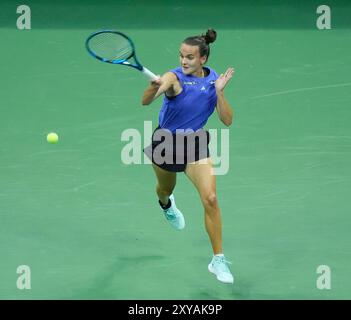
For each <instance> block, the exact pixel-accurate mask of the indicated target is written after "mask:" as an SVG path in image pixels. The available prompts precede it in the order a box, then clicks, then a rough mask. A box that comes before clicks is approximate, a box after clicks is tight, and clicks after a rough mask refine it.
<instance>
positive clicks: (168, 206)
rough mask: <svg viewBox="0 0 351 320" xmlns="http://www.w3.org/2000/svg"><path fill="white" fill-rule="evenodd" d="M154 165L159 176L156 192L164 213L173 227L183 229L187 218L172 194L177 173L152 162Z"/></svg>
mask: <svg viewBox="0 0 351 320" xmlns="http://www.w3.org/2000/svg"><path fill="white" fill-rule="evenodd" d="M152 166H153V168H154V171H155V173H156V176H157V186H156V193H157V195H158V198H159V203H160V206H161V208H162V211H163V214H164V216H165V217H166V219H167V221H168V222H169V223H170V225H171V226H172V227H173V228H175V229H177V230H182V229H184V227H185V219H184V216H183V214H182V213H181V211H180V210H179V209H178V208H177V206H176V203H175V199H174V195H173V194H172V193H173V190H174V187H175V185H176V177H177V174H176V173H175V172H169V171H167V170H164V169H162V168H160V167H158V166H157V165H155V164H152Z"/></svg>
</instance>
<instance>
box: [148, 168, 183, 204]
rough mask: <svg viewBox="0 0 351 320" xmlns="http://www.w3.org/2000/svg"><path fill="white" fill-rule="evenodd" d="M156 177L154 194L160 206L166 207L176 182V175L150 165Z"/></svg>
mask: <svg viewBox="0 0 351 320" xmlns="http://www.w3.org/2000/svg"><path fill="white" fill-rule="evenodd" d="M152 167H153V169H154V171H155V174H156V177H157V185H156V193H157V196H158V198H159V200H160V201H161V203H162V204H164V205H167V203H168V199H169V196H170V195H171V194H172V192H173V190H174V188H175V186H176V182H177V174H176V173H175V172H170V171H167V170H164V169H162V168H160V167H159V166H157V165H155V164H154V163H153V164H152Z"/></svg>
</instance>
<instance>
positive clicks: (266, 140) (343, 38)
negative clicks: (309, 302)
mask: <svg viewBox="0 0 351 320" xmlns="http://www.w3.org/2000/svg"><path fill="white" fill-rule="evenodd" d="M215 2H216V4H214V2H213V1H207V0H206V1H184V0H176V1H169V2H168V1H150V2H149V3H148V4H143V2H142V1H97V0H96V1H76V2H75V5H72V4H70V2H69V1H68V0H66V1H57V2H55V4H49V1H34V0H29V1H26V4H27V5H29V6H30V8H31V11H32V23H31V24H32V26H31V30H17V28H16V20H17V18H18V16H19V14H17V13H16V8H17V4H14V2H10V1H3V2H2V4H1V6H2V9H1V10H0V11H1V13H0V36H1V38H2V49H1V51H0V61H1V78H0V85H1V104H0V112H1V113H0V299H192V300H195V299H233V300H239V299H350V298H351V275H350V270H351V250H350V230H351V229H350V224H351V216H350V215H351V210H350V209H351V204H350V194H351V179H350V178H351V165H350V164H351V125H350V124H351V122H350V120H351V108H350V107H351V76H350V75H351V67H350V66H351V55H350V51H351V31H350V30H351V23H350V21H351V3H349V4H348V2H347V1H329V2H328V3H329V5H330V7H331V29H330V30H319V29H317V27H316V20H317V18H318V14H317V13H316V8H317V7H318V6H319V5H320V3H319V1H304V2H303V1H267V2H266V4H265V5H263V4H262V2H257V3H260V4H255V2H254V1H246V2H244V1H215ZM208 27H213V28H215V29H216V30H217V32H218V39H217V41H216V42H215V43H214V44H213V45H212V49H211V50H212V51H211V56H210V59H209V62H208V65H209V66H211V67H212V68H214V69H215V70H216V71H217V72H219V73H220V72H223V71H225V70H226V68H227V67H230V66H233V67H235V69H236V73H235V76H234V78H233V79H232V81H231V83H230V84H229V86H228V87H227V88H226V91H225V92H226V97H227V99H228V100H229V101H230V102H231V104H232V106H233V109H234V112H235V120H234V122H233V125H232V126H231V127H230V128H229V130H230V131H229V136H230V143H229V146H227V148H229V155H230V157H229V171H228V172H227V174H225V175H218V176H217V192H218V198H219V202H220V207H221V211H222V216H223V240H224V252H225V254H226V256H227V258H228V260H230V261H232V265H231V270H232V271H233V273H234V275H235V283H234V285H225V284H222V283H220V282H218V281H217V280H216V279H215V277H214V276H213V275H211V274H210V273H209V272H208V271H207V264H208V262H209V261H210V259H211V255H212V252H211V247H210V242H209V240H208V237H207V234H206V231H205V228H204V218H203V208H202V206H201V203H200V199H199V196H198V194H197V192H196V190H195V189H194V187H193V186H192V184H191V183H190V181H189V180H188V179H187V178H186V176H185V175H184V174H179V175H178V183H177V187H176V190H175V196H176V199H177V205H178V207H179V208H180V209H181V210H182V211H183V213H184V215H185V218H186V223H187V226H186V229H185V230H184V231H182V232H176V231H173V230H172V229H171V228H170V226H169V225H168V224H167V222H166V221H165V220H164V218H163V216H162V212H161V210H160V208H159V205H158V203H157V196H156V194H155V184H156V180H155V177H154V173H153V170H152V168H151V166H150V165H149V164H132V165H128V164H125V163H123V162H122V160H121V152H122V149H123V147H124V146H125V145H126V144H127V142H126V141H122V139H121V135H122V132H124V130H126V129H131V128H134V129H137V130H139V131H140V133H141V135H142V141H143V138H144V130H143V128H144V121H152V125H153V128H155V127H156V126H157V117H158V111H159V108H160V106H161V103H162V101H161V99H160V100H158V101H156V102H154V103H153V104H152V105H150V106H146V107H145V106H144V107H143V106H141V96H142V93H143V90H144V89H145V88H146V86H147V81H146V79H145V78H144V77H143V76H142V75H141V74H140V73H139V72H137V71H135V70H133V69H129V68H125V67H121V66H112V65H109V64H104V63H101V62H98V61H97V60H94V59H93V58H91V57H90V56H89V55H88V54H87V52H86V51H85V48H84V41H85V38H86V37H87V36H88V35H89V34H90V33H91V32H93V31H97V30H99V29H103V28H112V29H117V30H121V31H123V32H125V33H127V34H128V35H130V37H131V38H132V39H133V40H134V42H135V44H136V50H137V54H138V56H139V58H140V61H141V62H142V63H143V64H145V66H147V67H148V68H150V69H151V70H152V71H154V72H155V73H157V74H162V73H164V72H166V71H167V70H169V69H171V68H174V67H176V66H178V63H179V62H178V47H179V45H180V43H181V41H182V40H183V39H184V38H186V37H187V36H190V35H196V34H199V33H202V32H204V31H206V29H207V28H208ZM206 128H207V129H226V127H225V126H224V125H223V124H222V123H221V122H220V120H219V119H218V116H217V115H216V114H214V115H213V116H212V117H211V118H210V120H209V122H208V124H207V125H206ZM52 131H53V132H57V133H58V135H59V137H60V140H59V143H58V144H56V145H51V144H49V143H47V142H46V135H47V134H48V133H49V132H52ZM21 265H27V266H28V267H30V270H31V289H24V290H19V289H18V288H17V286H16V283H17V279H18V278H19V277H20V274H18V273H17V272H16V271H17V268H18V266H21ZM320 265H327V266H329V268H330V271H331V278H330V279H331V288H330V289H329V290H328V289H324V290H321V289H318V288H317V285H316V283H317V280H318V277H320V276H321V274H318V273H317V268H318V266H320Z"/></svg>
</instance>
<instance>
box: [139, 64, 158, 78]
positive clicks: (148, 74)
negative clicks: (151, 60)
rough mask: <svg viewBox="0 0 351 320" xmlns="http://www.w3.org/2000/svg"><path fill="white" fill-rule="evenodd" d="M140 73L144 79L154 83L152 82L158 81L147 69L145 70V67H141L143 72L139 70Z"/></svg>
mask: <svg viewBox="0 0 351 320" xmlns="http://www.w3.org/2000/svg"><path fill="white" fill-rule="evenodd" d="M141 72H142V73H143V74H144V75H145V76H146V77H148V78H149V80H151V81H154V80H156V79H158V77H157V76H156V75H155V74H154V73H152V72H151V71H150V70H149V69H147V68H145V67H143V70H141Z"/></svg>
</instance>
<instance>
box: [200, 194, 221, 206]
mask: <svg viewBox="0 0 351 320" xmlns="http://www.w3.org/2000/svg"><path fill="white" fill-rule="evenodd" d="M202 201H203V204H204V206H205V208H210V209H213V208H216V207H217V206H218V200H217V195H216V193H215V192H211V193H208V194H206V195H205V196H204V197H203V198H202Z"/></svg>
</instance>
